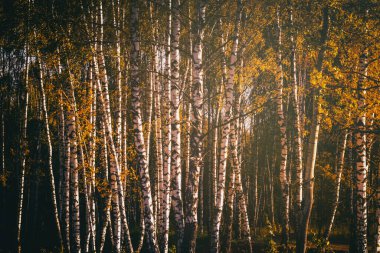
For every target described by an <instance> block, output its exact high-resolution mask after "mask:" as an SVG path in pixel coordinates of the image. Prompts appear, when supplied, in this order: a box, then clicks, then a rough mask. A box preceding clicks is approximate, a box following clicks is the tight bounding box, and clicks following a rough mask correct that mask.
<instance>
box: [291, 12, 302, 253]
mask: <svg viewBox="0 0 380 253" xmlns="http://www.w3.org/2000/svg"><path fill="white" fill-rule="evenodd" d="M290 23H291V29H292V31H291V36H290V41H291V47H292V49H291V78H292V80H291V81H292V103H293V110H294V120H293V124H294V127H293V131H294V137H293V138H294V141H293V142H294V165H295V170H296V182H295V183H296V191H295V195H296V196H295V203H296V210H295V212H296V217H297V218H296V231H297V232H296V235H297V236H296V237H297V239H296V242H297V247H296V248H297V252H303V249H301V248H302V247H303V239H302V238H301V236H300V235H301V233H302V232H301V229H302V228H301V225H302V186H303V164H302V137H301V136H302V133H301V120H300V108H299V96H298V86H299V85H298V82H297V58H296V41H295V38H294V37H295V32H294V24H293V6H291V9H290ZM298 250H300V251H298Z"/></svg>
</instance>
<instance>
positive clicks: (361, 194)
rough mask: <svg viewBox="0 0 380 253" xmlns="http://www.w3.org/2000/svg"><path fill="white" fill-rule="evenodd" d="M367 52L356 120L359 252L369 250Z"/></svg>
mask: <svg viewBox="0 0 380 253" xmlns="http://www.w3.org/2000/svg"><path fill="white" fill-rule="evenodd" d="M367 57H368V56H367V52H366V51H364V52H362V53H361V55H360V59H359V72H360V75H359V80H358V84H357V96H358V105H357V106H358V110H359V112H360V115H359V117H358V118H357V120H356V133H355V149H356V237H357V238H356V240H357V242H356V245H357V249H356V250H357V252H367V251H368V249H367V226H368V217H367V211H368V210H367V209H368V207H367V173H368V165H367V146H366V134H365V132H364V130H365V129H366V113H365V106H366V105H365V96H366V91H365V89H363V88H365V76H366V75H367Z"/></svg>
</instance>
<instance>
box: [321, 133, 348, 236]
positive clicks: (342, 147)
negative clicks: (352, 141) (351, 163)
mask: <svg viewBox="0 0 380 253" xmlns="http://www.w3.org/2000/svg"><path fill="white" fill-rule="evenodd" d="M347 136H348V130H345V131H344V133H343V135H342V140H341V143H340V145H339V148H338V156H337V161H336V180H335V199H334V204H333V208H332V213H331V217H330V221H329V223H328V226H327V228H326V231H325V234H324V236H325V240H326V242H327V241H328V240H329V237H330V233H331V230H332V227H333V224H334V220H335V215H336V211H337V209H338V205H339V196H340V185H341V181H342V172H343V167H344V155H345V151H346V146H347Z"/></svg>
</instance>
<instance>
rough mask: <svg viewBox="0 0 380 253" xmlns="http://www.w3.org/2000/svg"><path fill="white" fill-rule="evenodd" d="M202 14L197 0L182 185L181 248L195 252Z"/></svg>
mask: <svg viewBox="0 0 380 253" xmlns="http://www.w3.org/2000/svg"><path fill="white" fill-rule="evenodd" d="M205 18H206V5H205V1H203V0H200V1H199V2H198V7H197V33H196V34H195V36H194V37H195V42H194V47H193V50H192V56H193V83H192V84H193V85H192V87H191V88H192V89H191V107H192V110H191V118H190V120H191V123H192V125H191V130H190V131H191V132H190V150H191V151H190V164H189V177H188V182H187V185H186V193H185V199H186V202H187V203H186V206H187V207H186V209H185V210H186V214H185V230H184V239H183V245H182V252H195V247H196V239H197V231H198V215H197V212H198V191H199V176H200V170H201V169H203V168H201V166H200V165H201V164H202V161H201V160H202V159H203V158H202V140H201V137H202V132H201V131H202V114H203V109H202V108H203V65H202V60H203V37H204V25H205Z"/></svg>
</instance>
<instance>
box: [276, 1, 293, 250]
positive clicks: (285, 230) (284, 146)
mask: <svg viewBox="0 0 380 253" xmlns="http://www.w3.org/2000/svg"><path fill="white" fill-rule="evenodd" d="M280 15H281V13H280V7H279V6H277V28H278V51H277V60H278V70H277V78H278V80H277V82H278V84H277V85H278V94H277V99H276V102H277V117H278V119H277V122H278V126H279V128H280V142H281V164H280V183H281V191H282V207H281V208H282V217H281V218H282V243H283V244H285V247H287V246H288V240H289V205H290V202H289V182H288V179H287V177H286V166H287V160H288V138H287V134H286V122H285V115H284V104H283V96H284V95H283V87H284V74H283V70H282V29H281V20H280Z"/></svg>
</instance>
